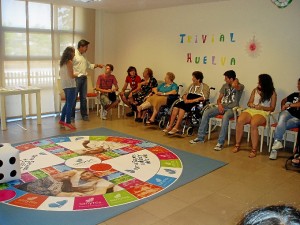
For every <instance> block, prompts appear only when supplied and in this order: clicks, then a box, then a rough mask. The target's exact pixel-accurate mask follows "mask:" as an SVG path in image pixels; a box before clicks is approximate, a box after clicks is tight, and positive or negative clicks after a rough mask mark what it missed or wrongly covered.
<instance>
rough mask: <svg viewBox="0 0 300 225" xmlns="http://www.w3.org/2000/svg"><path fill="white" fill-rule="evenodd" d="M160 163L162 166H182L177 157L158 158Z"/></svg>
mask: <svg viewBox="0 0 300 225" xmlns="http://www.w3.org/2000/svg"><path fill="white" fill-rule="evenodd" d="M160 165H161V166H162V167H174V168H182V164H181V161H180V160H179V159H173V160H160Z"/></svg>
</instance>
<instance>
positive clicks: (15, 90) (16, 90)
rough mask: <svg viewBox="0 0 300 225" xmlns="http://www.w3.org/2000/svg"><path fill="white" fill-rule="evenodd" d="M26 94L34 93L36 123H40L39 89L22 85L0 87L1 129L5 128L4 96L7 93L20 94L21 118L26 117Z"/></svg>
mask: <svg viewBox="0 0 300 225" xmlns="http://www.w3.org/2000/svg"><path fill="white" fill-rule="evenodd" d="M26 94H35V95H36V114H37V124H41V123H42V118H41V89H40V88H37V87H25V88H24V87H22V88H10V89H5V88H0V101H1V105H0V106H1V130H6V129H7V127H6V103H5V97H6V96H8V95H21V104H22V119H26V101H25V95H26Z"/></svg>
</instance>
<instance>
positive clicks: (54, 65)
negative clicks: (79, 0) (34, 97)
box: [0, 0, 94, 117]
mask: <svg viewBox="0 0 300 225" xmlns="http://www.w3.org/2000/svg"><path fill="white" fill-rule="evenodd" d="M0 2H1V15H0V16H1V19H2V24H0V25H1V28H0V36H1V37H3V40H2V41H1V42H0V44H1V45H2V46H0V48H1V49H3V51H0V54H2V55H1V59H3V64H2V66H0V68H1V71H0V74H1V78H0V87H16V86H26V85H31V86H38V87H40V88H41V96H42V113H48V112H50V113H52V112H55V111H57V110H58V109H57V108H58V107H57V105H58V103H57V98H56V97H55V95H56V92H55V91H56V87H55V77H56V76H57V74H58V71H59V60H60V57H61V54H62V52H63V51H64V49H65V48H66V47H67V46H76V45H77V44H76V43H77V42H78V40H79V39H77V38H78V37H82V34H86V33H88V32H89V31H88V32H87V30H86V29H88V30H90V27H88V26H87V24H88V22H87V21H88V20H91V19H92V20H94V18H93V17H92V16H91V13H90V12H91V11H90V10H88V12H85V11H87V9H84V8H80V9H77V8H74V7H72V6H62V5H54V4H50V3H38V2H30V1H18V0H0ZM76 13H77V14H78V15H77V14H76ZM75 14H76V16H77V17H80V20H78V21H79V22H78V25H76V24H75V21H74V18H75ZM75 26H76V27H75ZM2 74H3V75H4V76H2ZM9 98H10V102H11V104H10V105H11V107H8V108H7V116H8V117H12V116H18V115H19V114H20V112H17V111H18V110H13V105H14V104H18V103H17V102H18V100H16V99H18V96H10V97H9ZM28 98H31V97H30V96H29V97H28ZM29 102H30V103H31V101H29ZM29 107H30V109H29V111H30V112H34V110H35V106H34V104H31V105H29Z"/></svg>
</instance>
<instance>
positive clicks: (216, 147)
mask: <svg viewBox="0 0 300 225" xmlns="http://www.w3.org/2000/svg"><path fill="white" fill-rule="evenodd" d="M222 149H223V145H222V144H220V143H218V144H217V145H216V146H215V147H214V150H216V151H221V150H222Z"/></svg>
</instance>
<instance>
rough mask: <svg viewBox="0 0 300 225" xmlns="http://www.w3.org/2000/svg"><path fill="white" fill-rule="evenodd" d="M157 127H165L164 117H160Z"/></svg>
mask: <svg viewBox="0 0 300 225" xmlns="http://www.w3.org/2000/svg"><path fill="white" fill-rule="evenodd" d="M158 127H159V128H160V129H164V128H165V119H164V118H161V120H160V121H159V123H158Z"/></svg>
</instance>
